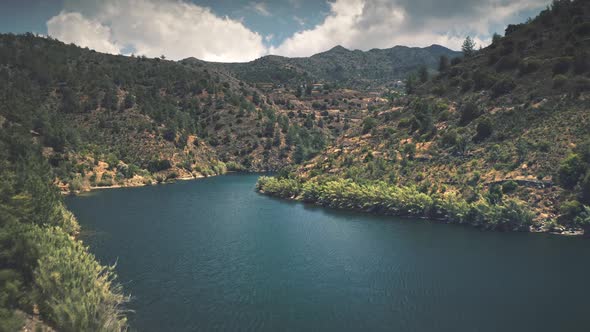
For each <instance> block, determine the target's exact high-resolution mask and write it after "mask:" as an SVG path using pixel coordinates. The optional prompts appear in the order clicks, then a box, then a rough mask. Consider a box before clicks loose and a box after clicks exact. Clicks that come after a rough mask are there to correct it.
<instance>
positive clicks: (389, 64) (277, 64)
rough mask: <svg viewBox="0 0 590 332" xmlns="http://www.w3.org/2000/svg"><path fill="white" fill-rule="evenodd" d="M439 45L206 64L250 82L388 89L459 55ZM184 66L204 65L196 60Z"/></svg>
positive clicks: (334, 50) (339, 49)
mask: <svg viewBox="0 0 590 332" xmlns="http://www.w3.org/2000/svg"><path fill="white" fill-rule="evenodd" d="M460 54H461V53H460V52H455V51H452V50H450V49H448V48H446V47H443V46H440V45H432V46H429V47H424V48H419V47H406V46H395V47H393V48H389V49H384V50H380V49H372V50H370V51H366V52H363V51H360V50H354V51H351V50H348V49H346V48H344V47H342V46H336V47H334V48H332V49H331V50H329V51H326V52H323V53H319V54H316V55H313V56H311V57H307V58H286V57H281V56H274V55H271V56H265V57H262V58H260V59H257V60H255V61H252V62H248V63H209V65H211V66H213V67H215V68H218V69H220V70H222V71H225V72H228V73H229V74H230V75H233V76H235V77H237V78H238V79H240V80H243V81H245V82H249V83H273V84H278V85H287V86H290V87H297V86H298V85H302V84H306V83H307V84H309V83H316V82H322V83H327V84H331V85H338V86H340V87H347V88H354V89H376V88H380V87H391V86H393V85H394V84H395V82H396V81H397V80H400V79H404V78H405V77H406V76H408V75H409V74H412V73H414V72H416V71H418V69H420V68H421V67H425V68H427V69H429V70H431V71H435V70H436V68H437V66H438V61H439V58H440V57H441V56H445V57H447V58H448V59H452V58H455V57H457V56H459V55H460ZM183 62H184V63H189V64H190V63H193V64H194V63H204V62H202V61H198V60H196V59H186V60H183Z"/></svg>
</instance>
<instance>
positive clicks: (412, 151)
mask: <svg viewBox="0 0 590 332" xmlns="http://www.w3.org/2000/svg"><path fill="white" fill-rule="evenodd" d="M403 152H404V155H405V156H406V157H407V158H408V159H409V160H412V159H414V156H415V155H416V144H414V143H406V144H405V145H404V147H403Z"/></svg>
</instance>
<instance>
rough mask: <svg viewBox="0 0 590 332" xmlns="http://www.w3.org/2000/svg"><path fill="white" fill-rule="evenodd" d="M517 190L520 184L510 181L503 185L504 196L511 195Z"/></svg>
mask: <svg viewBox="0 0 590 332" xmlns="http://www.w3.org/2000/svg"><path fill="white" fill-rule="evenodd" d="M516 188H518V183H516V182H515V181H512V180H510V181H508V182H506V183H504V184H503V185H502V192H503V193H504V194H509V193H511V192H513V191H515V190H516Z"/></svg>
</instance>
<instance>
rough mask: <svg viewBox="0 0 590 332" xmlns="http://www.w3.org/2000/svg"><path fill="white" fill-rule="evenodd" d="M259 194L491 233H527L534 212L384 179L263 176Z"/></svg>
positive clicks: (510, 203) (511, 203)
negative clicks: (320, 179) (452, 224)
mask: <svg viewBox="0 0 590 332" xmlns="http://www.w3.org/2000/svg"><path fill="white" fill-rule="evenodd" d="M256 187H257V189H258V190H259V191H262V192H264V193H266V194H269V195H272V196H276V197H281V198H300V199H302V200H303V201H305V202H309V203H315V204H319V205H322V206H326V207H330V208H338V209H351V210H358V211H365V212H372V213H379V214H385V215H395V216H411V217H424V218H431V219H437V220H444V221H448V222H453V223H459V224H471V225H473V226H477V227H481V228H484V229H491V230H504V231H528V230H529V229H530V226H531V225H532V224H533V214H532V213H531V212H530V211H529V210H527V208H526V207H525V205H524V203H523V202H521V201H519V200H517V199H512V198H509V199H504V200H495V199H494V198H493V197H479V199H478V200H476V201H474V202H467V201H466V200H465V199H463V198H461V197H459V196H458V195H456V194H454V193H450V192H449V193H444V194H426V193H423V192H420V191H419V190H418V189H417V188H416V187H413V186H394V185H389V184H387V183H385V182H383V181H372V182H367V183H363V184H359V183H356V182H354V181H353V180H350V179H331V180H327V181H316V180H309V181H300V180H299V179H293V178H277V177H268V176H263V177H260V179H259V180H258V183H257V185H256Z"/></svg>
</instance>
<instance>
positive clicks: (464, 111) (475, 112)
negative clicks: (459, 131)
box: [459, 102, 480, 126]
mask: <svg viewBox="0 0 590 332" xmlns="http://www.w3.org/2000/svg"><path fill="white" fill-rule="evenodd" d="M460 112H461V117H460V119H459V124H460V125H462V126H465V125H467V124H469V123H470V122H471V121H473V120H475V119H476V118H477V117H479V116H480V111H479V108H478V107H477V105H476V104H475V103H474V102H467V103H465V104H463V106H462V107H461V110H460Z"/></svg>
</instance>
